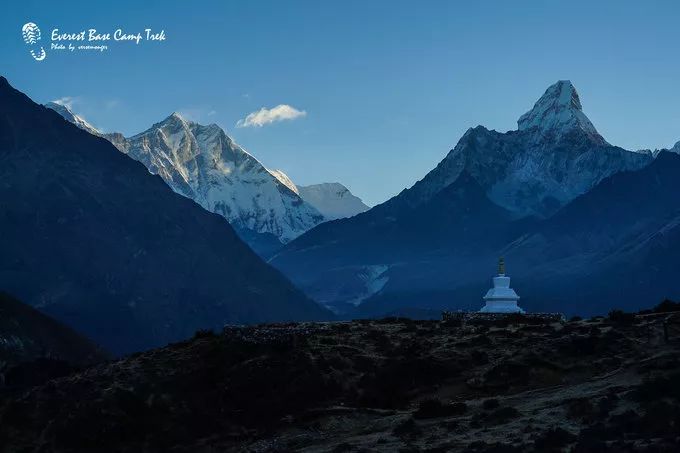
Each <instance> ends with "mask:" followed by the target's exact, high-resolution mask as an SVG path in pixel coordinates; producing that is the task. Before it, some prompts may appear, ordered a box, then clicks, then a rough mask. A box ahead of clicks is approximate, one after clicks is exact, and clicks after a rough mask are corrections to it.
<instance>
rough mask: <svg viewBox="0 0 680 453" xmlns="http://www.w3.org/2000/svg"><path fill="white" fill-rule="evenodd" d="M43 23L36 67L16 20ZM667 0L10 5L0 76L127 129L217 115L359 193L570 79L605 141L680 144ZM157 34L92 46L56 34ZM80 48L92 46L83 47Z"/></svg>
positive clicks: (508, 121)
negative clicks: (61, 46)
mask: <svg viewBox="0 0 680 453" xmlns="http://www.w3.org/2000/svg"><path fill="white" fill-rule="evenodd" d="M28 22H33V23H35V24H37V25H38V26H39V27H40V29H41V32H42V43H43V44H44V45H45V46H48V48H46V54H47V55H46V58H45V59H44V60H42V61H36V60H34V58H33V57H32V56H31V54H30V49H32V48H33V47H34V46H31V45H28V44H26V43H25V42H24V40H23V39H22V27H23V25H24V24H26V23H28ZM679 22H680V2H677V1H645V2H642V1H621V0H619V1H598V2H593V1H549V0H542V1H512V2H511V1H507V0H506V1H477V2H463V1H427V0H424V1H399V0H390V1H387V0H385V1H377V0H374V1H366V0H363V1H353V0H342V1H286V2H281V1H273V0H271V1H202V0H193V1H191V2H181V1H167V0H166V1H154V0H151V1H143V2H142V1H138V0H136V1H127V0H118V1H116V2H107V1H89V2H68V1H61V2H54V1H49V2H48V1H40V2H38V1H31V0H21V1H16V0H8V1H5V2H4V3H3V7H2V14H0V75H3V76H5V77H6V78H7V79H8V80H9V82H10V83H11V84H12V85H13V86H14V87H16V88H17V89H19V90H21V91H23V92H24V93H26V94H27V95H28V96H30V97H31V98H32V99H33V100H34V101H36V102H40V103H44V102H48V101H51V100H56V99H61V100H62V102H67V103H68V104H69V105H71V107H72V109H73V110H74V111H75V112H76V113H78V114H80V115H82V116H83V117H85V118H86V119H87V120H88V121H89V122H90V123H92V124H93V125H94V126H96V127H98V128H100V129H102V130H104V131H107V132H112V131H118V132H122V133H124V134H125V135H132V134H135V133H138V132H141V131H143V130H145V129H147V128H149V127H150V126H151V125H152V124H153V123H156V122H159V121H161V120H163V119H164V118H165V117H167V116H168V115H170V114H171V113H172V112H174V111H178V112H180V113H181V114H183V115H184V116H186V117H187V118H188V119H191V120H194V121H197V122H200V123H204V124H209V123H216V124H218V125H220V126H221V127H222V128H223V129H225V130H226V131H227V133H228V134H229V135H230V136H232V137H233V138H234V139H235V140H236V141H237V142H238V143H239V144H241V145H242V146H243V147H244V148H245V149H246V150H248V151H249V152H250V153H251V154H253V155H254V156H255V157H257V158H258V159H259V160H260V161H261V162H262V163H263V164H264V165H265V166H267V167H268V168H273V169H281V170H283V171H284V172H285V173H287V174H288V175H289V176H290V177H291V178H292V179H293V181H295V183H297V184H298V185H307V184H313V183H318V182H331V181H338V182H341V183H343V184H345V185H346V186H347V187H348V188H349V189H350V190H351V191H352V192H353V193H355V194H356V195H358V196H359V197H361V198H362V199H363V200H364V201H365V202H366V203H368V204H369V205H375V204H377V203H380V202H382V201H385V200H386V199H388V198H389V197H391V196H394V195H396V194H397V193H399V192H400V191H401V190H403V189H404V188H407V187H410V186H411V185H412V184H413V183H415V182H416V181H417V180H419V179H421V178H422V177H423V176H425V174H426V173H427V172H428V171H430V170H431V169H432V168H434V167H435V166H436V164H437V163H438V162H439V161H440V160H441V159H442V158H443V157H444V156H445V155H446V153H447V152H448V151H449V150H450V149H451V148H453V147H454V146H455V144H456V143H457V141H458V139H459V138H460V137H461V136H462V135H463V133H464V132H465V131H466V130H467V129H468V128H469V127H474V126H477V125H479V124H481V125H484V126H486V127H488V128H490V129H496V130H498V131H507V130H511V129H516V127H517V124H516V121H517V119H518V118H519V116H520V115H521V114H522V113H524V112H525V111H527V110H529V109H530V108H531V107H532V105H533V103H534V102H535V101H536V100H537V99H538V98H539V97H540V95H541V94H542V93H543V92H544V90H545V89H546V88H547V87H548V86H549V85H550V84H552V83H554V82H555V81H557V80H560V79H569V80H571V81H572V82H573V83H574V85H575V86H576V88H577V90H578V91H579V94H580V96H581V102H582V104H583V108H584V112H585V113H586V115H588V117H589V118H590V119H591V121H592V122H593V123H594V124H595V126H596V127H597V129H598V130H599V132H600V133H601V134H602V135H603V136H604V137H605V138H606V139H607V140H608V141H609V142H610V143H612V144H615V145H619V146H622V147H624V148H627V149H642V148H651V149H654V148H667V147H670V146H672V145H673V144H674V143H675V142H676V141H678V140H680V84H679V83H678V81H680V52H679V50H680V33H678V31H677V24H678V23H679ZM90 28H94V29H96V30H98V31H100V32H101V33H106V32H108V33H113V32H114V31H115V30H116V29H119V28H120V29H121V30H123V32H124V33H125V34H136V33H137V32H141V33H142V34H144V30H145V29H146V28H150V29H151V30H152V31H153V32H160V31H161V30H163V31H164V34H165V40H163V41H141V42H140V43H139V44H135V43H134V42H130V41H113V42H112V41H109V42H108V43H104V42H99V43H93V44H108V47H109V48H108V49H107V50H106V51H104V52H99V51H92V50H85V51H74V52H69V51H64V50H52V49H50V48H49V46H50V44H51V43H53V42H54V41H51V33H52V31H53V30H54V29H58V30H59V33H77V32H79V31H81V30H89V29H90ZM86 44H89V43H86Z"/></svg>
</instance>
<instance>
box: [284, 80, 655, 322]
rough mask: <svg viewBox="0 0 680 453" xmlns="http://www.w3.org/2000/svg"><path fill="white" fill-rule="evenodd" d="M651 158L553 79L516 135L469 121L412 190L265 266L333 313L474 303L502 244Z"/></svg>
mask: <svg viewBox="0 0 680 453" xmlns="http://www.w3.org/2000/svg"><path fill="white" fill-rule="evenodd" d="M653 160H654V158H653V156H652V153H649V152H645V153H642V152H640V153H638V152H631V151H627V150H624V149H622V148H619V147H616V146H612V145H610V144H609V143H607V141H606V140H605V139H604V138H603V137H602V136H601V135H600V134H599V133H598V132H597V130H596V129H595V127H594V126H593V125H592V123H591V122H590V121H589V120H588V118H587V117H586V116H585V114H584V113H583V111H582V107H581V101H580V99H579V97H578V94H577V92H576V90H575V89H574V87H573V85H572V84H571V83H570V82H568V81H560V82H557V83H556V84H554V85H552V86H551V87H549V88H548V90H547V91H546V92H545V94H544V95H543V96H542V97H541V98H540V99H539V100H538V102H536V104H535V105H534V107H533V108H532V109H531V110H530V111H529V112H527V113H526V114H524V115H522V117H521V118H520V119H519V121H518V129H517V130H516V131H509V132H506V133H499V132H496V131H493V130H488V129H486V128H484V127H482V126H478V127H476V128H474V129H469V130H468V131H467V132H466V133H465V135H464V136H463V137H462V138H461V139H460V141H459V142H458V144H457V145H456V147H455V148H454V149H453V150H451V152H449V154H448V155H447V156H446V157H445V158H444V160H442V162H440V163H439V165H438V166H437V167H436V168H435V169H434V170H432V171H431V172H430V173H428V174H427V175H426V176H425V177H424V178H423V179H422V180H421V181H419V182H417V183H416V184H415V185H414V186H413V187H411V188H410V189H407V190H404V191H403V192H402V193H400V194H399V195H397V196H396V197H394V198H392V199H390V200H388V201H387V202H385V203H383V204H382V205H379V206H376V207H375V208H373V209H371V210H369V211H367V212H365V213H363V214H359V215H357V216H355V217H353V218H351V219H344V220H338V221H335V222H328V223H325V224H322V225H319V226H317V227H315V228H313V229H312V230H310V231H309V232H307V233H305V234H304V235H302V236H301V237H299V238H298V239H296V240H295V241H293V242H291V243H290V244H289V245H288V246H287V247H286V248H284V250H283V251H281V252H280V253H278V254H277V255H276V256H275V257H274V258H273V259H272V260H271V263H272V264H274V265H275V266H276V267H278V268H279V269H281V270H282V271H283V272H284V273H285V274H286V275H288V276H289V277H290V278H291V279H292V280H293V281H294V282H296V283H297V284H298V285H299V286H300V287H302V288H303V289H304V290H305V291H306V292H307V293H308V294H309V295H311V296H312V297H314V298H315V299H316V300H317V301H319V302H321V303H323V304H325V305H327V306H329V307H331V308H332V309H334V310H336V311H338V312H341V313H342V312H351V313H354V314H356V313H359V314H364V315H365V314H371V315H374V314H381V313H386V312H391V311H393V310H395V309H399V308H401V307H426V308H431V307H448V308H468V309H476V308H478V307H479V305H480V303H481V295H482V294H483V292H484V290H485V288H487V287H488V285H489V278H490V277H491V274H492V273H493V270H494V263H495V262H496V259H497V257H498V255H499V254H500V253H503V251H504V250H506V249H508V247H509V244H512V243H513V241H515V240H516V239H518V238H522V237H523V236H524V235H526V234H528V232H530V231H534V228H538V225H541V224H542V223H543V219H547V218H550V217H551V216H552V215H554V214H555V213H556V212H558V211H559V210H560V209H562V208H563V207H564V206H565V205H567V204H569V203H570V202H571V201H572V200H574V199H575V198H577V197H579V196H580V195H583V194H585V193H587V192H588V191H590V190H591V189H592V188H593V187H595V186H596V185H597V184H598V183H600V182H601V181H602V180H604V179H605V178H607V177H609V176H611V175H614V174H617V173H619V172H622V171H626V170H637V169H640V168H644V167H645V166H646V165H648V164H649V163H650V162H652V161H653ZM538 258H539V259H540V256H539V257H538ZM509 263H510V266H511V268H512V269H516V266H515V264H514V263H512V262H511V261H509ZM355 305H356V306H358V308H357V309H356V310H354V309H352V307H353V306H355Z"/></svg>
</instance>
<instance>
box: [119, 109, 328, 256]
mask: <svg viewBox="0 0 680 453" xmlns="http://www.w3.org/2000/svg"><path fill="white" fill-rule="evenodd" d="M107 138H109V139H110V140H111V141H112V143H114V145H116V147H118V149H120V150H121V151H122V152H124V153H126V154H128V155H129V156H130V157H132V158H133V159H135V160H138V161H140V162H142V163H143V164H144V165H145V166H146V167H147V168H148V169H149V171H150V172H151V173H154V174H158V175H160V176H161V177H162V178H163V179H164V180H165V181H166V182H167V183H168V185H170V187H172V188H173V190H175V191H176V192H178V193H181V194H182V195H185V196H187V197H189V198H192V199H193V200H194V201H196V202H197V203H198V204H200V205H201V206H203V207H204V208H205V209H207V210H209V211H211V212H215V213H217V214H220V215H222V216H223V217H225V218H226V219H228V220H229V221H230V223H231V224H232V225H233V226H234V227H236V229H237V230H239V231H242V230H250V231H252V232H255V233H266V234H271V235H274V236H275V237H276V238H278V239H279V240H280V241H281V242H284V243H285V242H288V241H290V240H291V239H293V238H295V237H297V236H298V235H300V234H302V233H303V232H305V231H307V230H308V229H310V228H312V227H313V226H315V225H317V224H318V223H319V222H321V221H323V220H324V219H323V216H322V215H321V214H320V213H319V212H318V211H317V210H316V209H315V208H314V207H313V206H311V205H310V204H308V203H305V202H304V200H302V199H301V198H300V197H299V195H298V194H297V193H296V191H295V190H293V189H291V187H290V186H289V185H288V184H284V183H283V182H282V181H281V179H280V178H278V177H277V176H275V175H274V174H273V173H272V172H270V171H268V170H267V169H266V168H265V167H264V166H263V165H262V163H260V161H258V160H257V159H256V158H255V157H253V156H252V155H251V154H249V153H248V152H246V150H244V149H243V148H241V147H240V146H239V145H238V144H237V143H236V142H235V141H234V140H232V139H231V138H230V137H229V136H228V135H227V133H226V132H225V131H224V130H223V129H222V128H220V127H219V126H218V125H216V124H210V125H207V126H204V125H201V124H198V123H195V122H193V121H189V120H187V119H185V118H184V117H183V116H182V115H181V114H180V113H177V112H174V113H172V114H171V115H170V116H168V117H167V118H165V119H164V120H163V121H161V122H159V123H156V124H154V125H153V126H151V128H149V129H148V130H146V131H144V132H141V133H139V134H137V135H134V136H132V137H130V138H127V139H124V138H123V139H121V137H113V136H107ZM290 184H292V182H290ZM292 186H293V187H295V186H294V184H292Z"/></svg>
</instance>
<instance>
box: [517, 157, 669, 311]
mask: <svg viewBox="0 0 680 453" xmlns="http://www.w3.org/2000/svg"><path fill="white" fill-rule="evenodd" d="M679 193H680V155H677V154H673V153H670V152H662V153H660V154H659V156H658V157H657V158H656V160H655V161H654V162H653V163H652V164H650V165H649V166H647V167H646V168H644V169H642V170H638V171H632V172H622V173H619V174H616V175H614V176H611V177H610V178H607V179H605V180H604V181H602V182H601V183H600V184H598V185H597V186H596V187H595V188H594V189H593V190H591V191H590V192H588V193H587V194H585V195H583V196H581V197H579V198H577V199H576V200H574V201H573V202H572V203H570V204H569V205H567V206H566V207H565V208H564V209H562V210H561V211H560V212H558V213H557V214H556V215H555V216H553V217H552V218H551V219H548V220H546V221H545V222H543V223H541V224H540V225H538V226H537V227H536V228H535V229H534V230H532V231H530V232H529V233H528V234H526V235H524V236H523V237H521V238H520V239H518V240H517V241H515V243H513V244H511V245H510V246H509V247H508V248H507V249H506V250H505V251H504V253H505V254H506V255H507V256H508V260H509V261H510V262H512V263H513V267H514V268H515V269H516V270H517V272H516V274H517V277H518V278H520V279H521V280H522V281H523V283H524V286H525V292H527V293H528V294H530V295H531V299H532V301H531V303H530V308H533V309H536V310H545V309H549V308H550V306H559V307H564V308H562V309H563V310H568V311H569V312H570V313H584V314H592V313H598V312H602V311H603V310H606V309H610V308H614V307H616V308H622V309H625V310H637V309H640V308H644V306H645V305H644V304H645V303H646V301H654V300H661V299H663V298H666V297H670V298H672V297H678V296H680V284H679V283H678V279H677V277H676V275H677V274H678V272H680V260H679V259H678V257H679V256H680V197H679V196H678V194H679Z"/></svg>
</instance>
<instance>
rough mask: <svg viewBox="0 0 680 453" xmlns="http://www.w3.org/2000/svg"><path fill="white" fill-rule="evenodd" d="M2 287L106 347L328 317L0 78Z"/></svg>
mask: <svg viewBox="0 0 680 453" xmlns="http://www.w3.org/2000/svg"><path fill="white" fill-rule="evenodd" d="M0 181H1V182H0V230H1V231H2V234H0V250H2V253H0V288H3V289H4V290H6V291H8V292H10V293H12V294H14V295H16V296H17V297H19V298H20V299H22V300H23V301H25V302H27V303H29V304H30V305H33V306H34V307H37V308H39V309H40V310H41V311H43V312H45V313H47V314H49V315H51V316H53V317H54V318H56V319H57V320H59V321H62V322H64V323H65V324H67V325H69V326H71V327H73V328H75V329H76V330H78V331H79V332H81V333H84V334H85V335H87V336H88V337H90V338H92V339H93V340H95V341H96V342H98V343H100V344H102V345H103V346H104V347H105V348H107V349H109V350H111V351H113V352H117V353H119V352H127V351H134V350H139V349H144V348H148V347H151V346H156V345H162V344H165V343H167V342H169V341H175V340H178V339H181V338H185V337H187V336H189V335H191V334H192V333H193V332H194V331H196V330H197V329H200V328H210V327H221V326H222V325H223V324H225V323H254V322H265V321H278V320H291V319H322V318H326V317H328V316H329V313H328V312H327V311H326V310H324V309H323V308H321V307H319V306H318V305H317V304H315V303H314V302H313V301H311V300H309V299H308V298H307V297H305V296H304V295H303V294H302V293H301V292H300V291H298V290H297V289H296V288H295V287H294V286H293V285H291V284H290V283H289V282H288V281H287V280H286V279H285V277H283V276H282V275H281V274H280V273H279V272H278V271H276V270H274V269H272V268H270V267H269V266H267V265H266V264H265V263H263V262H262V261H261V260H260V259H259V258H258V257H257V256H256V255H255V254H254V253H253V252H252V251H251V250H250V249H249V248H248V247H247V246H246V245H245V244H244V243H243V242H242V241H241V240H240V239H239V238H238V237H237V236H236V234H235V233H234V231H233V230H232V228H231V226H230V225H229V224H228V222H227V221H226V220H225V219H224V218H222V217H220V216H218V215H215V214H211V213H208V212H206V211H205V210H204V209H202V208H201V207H200V206H198V205H197V204H196V203H195V202H194V201H192V200H189V199H187V198H186V197H183V196H181V195H178V194H176V193H174V192H173V191H172V190H171V189H170V188H169V187H168V186H167V185H166V184H165V183H164V182H163V180H162V179H161V178H160V177H158V176H153V175H150V174H149V172H148V170H147V169H146V168H145V167H144V166H143V165H142V164H141V163H139V162H136V161H134V160H132V159H130V158H129V157H127V156H125V155H123V154H122V153H120V152H119V151H118V150H117V149H116V148H115V147H114V146H113V145H112V144H111V143H109V142H108V141H107V140H105V139H103V138H100V137H96V136H93V135H91V134H89V133H87V132H85V131H83V130H81V129H79V128H78V127H76V126H74V125H72V124H70V123H68V122H67V121H65V120H64V119H63V118H62V117H61V116H60V115H59V114H58V113H56V112H54V111H52V110H50V109H47V108H45V107H42V106H40V105H37V104H35V103H33V102H32V101H31V100H30V99H28V98H27V97H26V96H25V95H23V94H22V93H20V92H18V91H16V90H15V89H13V88H12V87H11V86H10V85H9V84H8V82H7V81H6V80H5V79H4V78H0Z"/></svg>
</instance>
